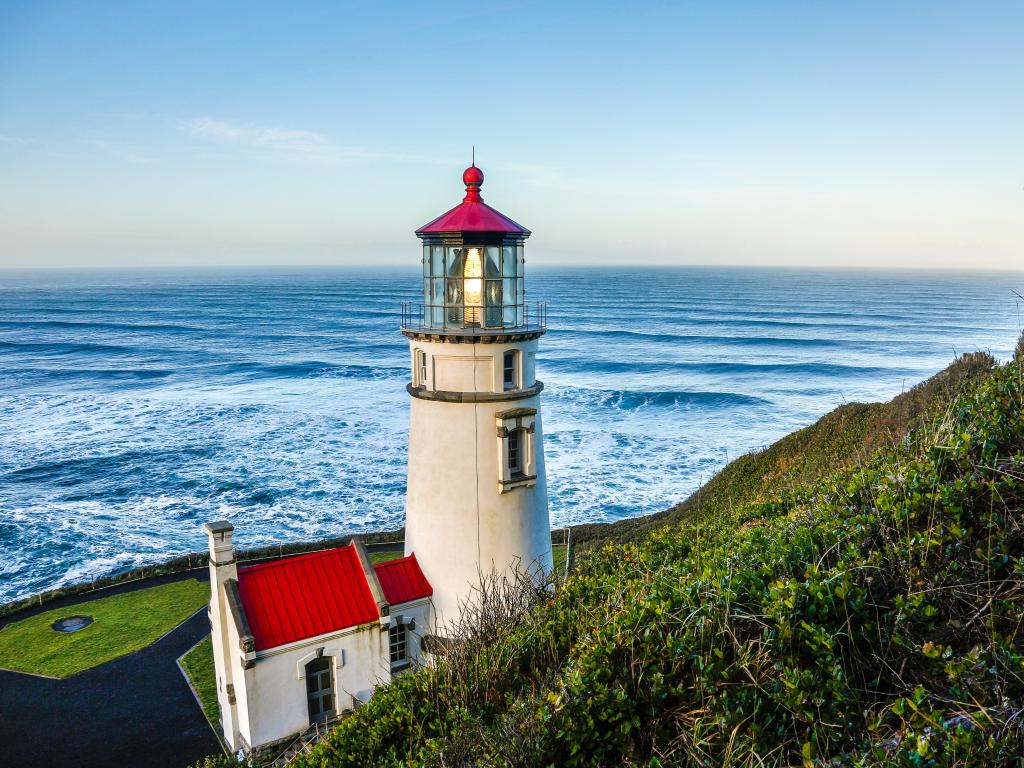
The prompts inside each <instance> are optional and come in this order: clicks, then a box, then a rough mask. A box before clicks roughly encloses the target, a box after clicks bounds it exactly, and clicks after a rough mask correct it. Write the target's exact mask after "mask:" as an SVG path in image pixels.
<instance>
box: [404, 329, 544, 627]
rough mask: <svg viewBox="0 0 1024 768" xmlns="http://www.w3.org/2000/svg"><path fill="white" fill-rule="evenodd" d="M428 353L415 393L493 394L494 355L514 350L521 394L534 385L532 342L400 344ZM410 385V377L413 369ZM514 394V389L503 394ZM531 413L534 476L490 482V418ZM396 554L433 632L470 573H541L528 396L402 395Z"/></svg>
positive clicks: (496, 453) (539, 499)
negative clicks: (426, 599)
mask: <svg viewBox="0 0 1024 768" xmlns="http://www.w3.org/2000/svg"><path fill="white" fill-rule="evenodd" d="M409 346H410V360H411V363H412V362H414V361H415V353H416V351H417V350H422V351H424V352H425V353H426V354H427V356H428V361H427V362H428V370H429V372H430V373H429V375H428V380H427V382H426V386H425V389H426V390H427V392H428V393H429V392H430V391H434V390H439V389H440V390H444V391H447V392H463V393H479V392H499V391H501V387H502V383H503V382H502V378H503V377H502V367H503V355H504V352H505V351H506V350H508V349H517V350H519V351H520V353H521V354H520V360H521V368H522V370H521V373H520V375H521V381H520V385H521V388H522V389H523V390H527V391H528V390H529V388H530V387H532V386H533V385H534V384H535V374H534V362H535V355H536V349H537V342H536V340H530V341H524V342H519V343H512V344H510V343H503V344H466V343H459V344H454V343H448V342H433V341H420V340H418V339H411V340H410V345H409ZM413 381H414V382H417V383H418V379H417V378H416V372H415V371H414V378H413ZM510 394H514V393H510ZM514 408H530V409H535V410H536V412H537V413H536V415H535V416H534V417H533V418H532V421H533V426H534V432H533V435H532V447H533V452H532V457H531V458H532V465H531V466H530V467H528V468H527V474H531V475H535V476H536V480H534V481H530V482H528V483H526V484H522V485H519V486H517V487H513V488H509V487H507V486H503V485H502V483H501V482H500V480H501V474H502V466H503V464H502V462H503V456H502V442H501V440H500V439H499V437H498V434H497V429H498V426H499V424H500V421H499V420H497V419H496V414H498V413H500V412H503V411H508V410H510V409H514ZM405 532H406V533H405V548H406V553H407V554H408V553H412V552H415V553H416V557H417V559H418V560H419V563H420V567H421V568H422V569H423V572H424V575H425V576H426V577H427V579H428V580H429V581H430V583H431V585H432V586H433V588H434V609H435V617H436V618H437V619H438V620H439V631H440V630H441V627H442V626H443V623H444V622H450V621H454V620H456V619H457V618H458V615H459V605H460V603H461V602H463V601H465V600H467V599H471V598H472V595H473V587H474V586H476V585H478V584H479V582H480V575H481V573H483V574H485V575H486V574H489V573H491V572H492V571H493V572H497V573H506V572H508V570H509V569H513V568H527V567H541V568H543V569H544V570H546V571H549V570H550V569H551V538H550V536H551V533H550V523H549V520H548V504H547V485H546V481H545V469H544V451H543V425H542V420H541V414H540V397H539V396H538V395H536V394H528V396H524V397H519V398H515V399H505V400H499V401H495V402H447V401H442V400H430V399H421V398H417V397H414V398H412V403H411V408H410V416H409V467H408V484H407V491H406V524H405Z"/></svg>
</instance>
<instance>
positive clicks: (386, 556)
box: [366, 550, 404, 565]
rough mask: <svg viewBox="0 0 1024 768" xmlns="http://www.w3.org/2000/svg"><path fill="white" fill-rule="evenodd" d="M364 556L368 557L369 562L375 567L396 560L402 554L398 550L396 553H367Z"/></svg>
mask: <svg viewBox="0 0 1024 768" xmlns="http://www.w3.org/2000/svg"><path fill="white" fill-rule="evenodd" d="M366 554H367V555H369V556H370V562H371V563H373V564H374V565H376V564H377V563H383V562H385V561H387V560H397V559H398V558H400V557H402V555H403V554H404V553H403V552H402V550H398V551H397V552H367V553H366Z"/></svg>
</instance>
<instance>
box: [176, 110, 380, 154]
mask: <svg viewBox="0 0 1024 768" xmlns="http://www.w3.org/2000/svg"><path fill="white" fill-rule="evenodd" d="M184 129H185V130H186V131H187V132H188V133H189V134H191V135H192V136H194V137H195V138H198V139H205V140H208V141H215V142H218V143H221V144H235V145H240V146H247V147H254V148H257V149H265V150H269V151H272V152H275V153H278V154H281V155H284V156H286V157H292V158H296V159H300V160H308V161H312V162H317V163H325V164H333V163H343V162H352V161H356V160H369V159H373V158H377V157H381V155H378V154H375V153H373V152H368V151H366V150H364V149H362V148H359V147H344V146H339V145H337V144H335V143H334V142H332V141H331V140H330V139H329V138H328V137H327V136H326V135H324V134H322V133H318V132H316V131H305V130H297V129H294V128H275V127H268V126H262V125H255V124H253V123H229V122H227V121H226V120H217V119H215V118H212V117H196V118H193V119H192V120H187V121H185V123H184Z"/></svg>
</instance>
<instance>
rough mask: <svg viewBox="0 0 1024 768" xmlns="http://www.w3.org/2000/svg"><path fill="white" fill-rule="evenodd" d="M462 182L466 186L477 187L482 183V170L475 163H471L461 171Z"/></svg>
mask: <svg viewBox="0 0 1024 768" xmlns="http://www.w3.org/2000/svg"><path fill="white" fill-rule="evenodd" d="M462 182H463V183H464V184H465V185H466V186H467V187H479V186H480V185H481V184H483V183H484V172H483V171H481V170H480V169H479V168H477V167H476V166H475V165H471V166H469V168H467V169H466V170H464V171H463V172H462Z"/></svg>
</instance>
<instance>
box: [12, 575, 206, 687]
mask: <svg viewBox="0 0 1024 768" xmlns="http://www.w3.org/2000/svg"><path fill="white" fill-rule="evenodd" d="M208 600H209V588H208V586H207V585H206V584H205V583H202V582H199V581H196V580H195V579H183V580H181V581H176V582H172V583H170V584H162V585H160V586H156V587H149V588H147V589H139V590H135V591H132V592H122V593H121V594H116V595H110V596H109V597H104V598H100V599H98V600H91V601H88V602H86V603H79V604H77V605H74V606H72V607H70V608H57V609H54V610H50V611H45V612H43V613H39V614H36V615H35V616H30V617H28V618H26V619H22V620H21V621H15V622H12V623H10V624H8V625H6V626H5V627H3V628H2V629H0V667H4V668H6V669H12V670H16V671H19V672H31V673H33V674H37V675H47V676H49V677H70V676H71V675H75V674H78V673H79V672H83V671H85V670H87V669H91V668H92V667H95V666H98V665H100V664H103V663H105V662H108V661H111V660H113V659H116V658H119V657H121V656H124V655H126V654H129V653H132V652H134V651H138V650H140V649H142V648H145V647H146V646H147V645H149V644H150V643H152V642H154V641H155V640H157V639H159V638H160V637H162V636H163V635H164V634H166V633H167V632H169V631H170V630H171V629H173V628H174V627H176V626H177V625H178V624H180V623H181V622H182V621H184V620H185V619H187V618H188V617H189V616H191V615H192V614H193V613H195V612H196V611H198V610H200V609H201V608H202V607H203V606H205V605H206V603H207V601H208ZM71 615H86V616H89V617H90V618H92V619H93V621H92V623H91V624H89V625H88V626H87V627H85V628H84V629H80V630H78V631H75V632H67V633H65V632H57V631H55V630H54V629H53V628H52V625H53V623H54V622H56V621H58V620H60V619H62V618H65V617H67V616H71Z"/></svg>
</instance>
